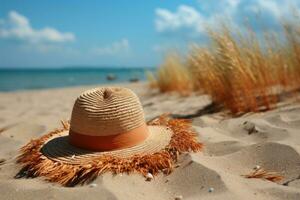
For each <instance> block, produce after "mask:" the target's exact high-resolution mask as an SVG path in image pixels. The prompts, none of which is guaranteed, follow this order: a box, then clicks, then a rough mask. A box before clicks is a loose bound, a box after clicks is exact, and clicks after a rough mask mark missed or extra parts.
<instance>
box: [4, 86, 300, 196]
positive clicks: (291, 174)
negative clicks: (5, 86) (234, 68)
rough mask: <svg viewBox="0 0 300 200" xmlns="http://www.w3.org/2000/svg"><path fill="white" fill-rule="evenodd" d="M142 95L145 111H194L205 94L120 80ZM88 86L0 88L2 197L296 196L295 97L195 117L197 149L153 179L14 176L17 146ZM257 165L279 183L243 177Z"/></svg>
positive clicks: (299, 160) (299, 186)
mask: <svg viewBox="0 0 300 200" xmlns="http://www.w3.org/2000/svg"><path fill="white" fill-rule="evenodd" d="M122 86H126V87H129V88H131V89H132V90H134V91H135V92H136V93H137V94H138V96H139V97H140V99H141V102H142V104H143V106H144V110H145V115H146V118H147V119H152V118H153V117H156V116H158V115H160V114H162V113H166V112H169V113H172V114H176V115H192V114H194V113H197V111H199V110H201V109H202V108H204V107H205V106H207V105H209V103H210V100H209V98H208V97H206V96H196V95H192V96H190V97H180V96H178V95H175V94H173V95H170V94H162V95H161V94H158V93H157V92H155V91H150V90H148V89H146V85H145V84H144V83H136V84H126V85H124V84H123V85H122ZM92 87H93V86H84V87H74V88H61V89H49V90H36V91H33V90H32V91H20V92H11V93H0V113H1V114H0V129H1V133H0V199H1V200H6V199H22V200H27V199H28V200H31V199H39V200H41V199H66V200H67V199H72V200H74V199H87V200H88V199H97V200H99V199H101V200H105V199H112V200H114V199H120V200H121V199H126V200H127V199H131V200H139V199H149V200H150V199H155V200H160V199H161V200H169V199H170V200H172V199H175V198H176V197H177V198H179V199H180V198H182V199H231V200H234V199H293V200H299V199H300V132H299V129H300V104H292V105H286V106H282V107H279V108H277V109H275V110H273V111H268V112H263V113H256V114H247V115H244V116H241V117H237V118H230V117H228V116H226V115H224V114H223V113H214V114H207V115H203V116H200V117H196V118H194V119H193V125H194V128H195V129H196V130H197V132H198V133H199V140H200V141H201V142H203V143H204V145H205V148H204V150H203V152H200V153H194V154H184V155H181V157H180V160H179V162H178V165H177V168H176V169H175V170H174V172H173V173H172V174H170V175H168V176H165V175H159V176H158V177H155V178H154V180H152V181H150V182H149V181H145V178H144V177H142V176H141V175H138V174H130V175H126V174H123V175H115V176H112V175H111V174H109V173H107V174H104V175H102V176H99V177H98V178H97V179H96V180H95V181H94V182H93V183H94V184H92V185H91V184H90V185H84V186H78V187H74V188H66V187H61V186H59V185H57V184H53V183H48V182H46V181H44V180H43V178H33V179H15V178H14V176H15V175H16V174H17V172H18V170H19V169H20V166H19V165H17V164H16V163H15V158H16V156H17V155H18V149H19V148H20V147H21V146H23V145H25V144H26V143H27V142H28V141H29V140H30V139H32V138H36V137H39V136H40V135H42V134H45V133H47V132H48V131H50V130H52V129H55V128H57V127H60V126H61V124H60V120H61V119H69V117H70V114H71V110H72V106H73V103H74V100H75V99H76V97H77V96H78V95H79V94H80V93H81V92H83V91H84V90H86V89H89V88H92ZM256 165H259V166H261V167H262V168H264V169H266V170H270V171H276V172H278V173H280V174H281V175H282V176H284V179H283V180H282V181H280V182H279V183H274V182H270V181H266V180H261V179H247V178H245V177H243V176H241V175H245V174H249V173H250V172H252V171H253V168H254V167H255V166H256Z"/></svg>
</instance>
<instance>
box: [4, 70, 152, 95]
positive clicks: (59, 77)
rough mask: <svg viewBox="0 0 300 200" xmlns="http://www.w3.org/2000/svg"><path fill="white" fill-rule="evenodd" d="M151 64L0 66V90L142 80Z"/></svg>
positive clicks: (8, 90) (144, 78)
mask: <svg viewBox="0 0 300 200" xmlns="http://www.w3.org/2000/svg"><path fill="white" fill-rule="evenodd" d="M147 71H151V72H153V71H155V69H154V68H55V69H52V68H51V69H0V92H10V91H20V90H36V89H48V88H63V87H73V86H86V85H99V84H116V83H130V82H131V81H137V82H140V81H145V80H146V75H145V74H146V72H147Z"/></svg>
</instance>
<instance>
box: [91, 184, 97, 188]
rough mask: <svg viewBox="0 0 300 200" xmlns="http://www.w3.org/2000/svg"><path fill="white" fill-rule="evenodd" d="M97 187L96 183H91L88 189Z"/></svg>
mask: <svg viewBox="0 0 300 200" xmlns="http://www.w3.org/2000/svg"><path fill="white" fill-rule="evenodd" d="M97 186H98V185H97V184H96V183H92V184H90V187H92V188H93V187H97Z"/></svg>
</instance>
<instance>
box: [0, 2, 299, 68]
mask: <svg viewBox="0 0 300 200" xmlns="http://www.w3.org/2000/svg"><path fill="white" fill-rule="evenodd" d="M283 2H285V3H283ZM0 5H1V6H0V67H41V68H43V67H44V68H46V67H63V66H133V67H138V66H156V65H158V64H159V63H160V62H161V59H162V58H163V56H164V55H165V54H166V52H168V51H169V50H170V49H174V48H175V49H179V50H180V51H182V52H185V51H186V50H187V49H188V45H189V44H191V43H193V42H198V43H205V41H206V39H205V36H204V35H205V31H206V26H207V25H210V26H212V27H214V26H217V21H218V19H220V18H221V19H225V18H226V19H227V18H228V19H230V20H232V24H233V25H234V26H235V27H237V28H238V29H239V28H240V29H241V24H242V23H243V22H244V20H245V19H246V18H247V19H248V20H249V21H250V23H251V24H252V25H253V26H254V29H255V30H256V31H261V27H262V26H263V27H264V29H269V30H274V31H278V30H279V29H278V20H279V19H280V18H281V17H282V16H287V15H289V13H290V11H291V7H292V8H293V9H295V10H299V8H300V0H287V1H279V0H274V1H271V0H190V1H187V0H160V1H159V0H149V1H148V0H147V1H141V0H131V1H129V0H127V1H125V0H114V1H111V0H106V1H104V0H103V1H100V0H98V1H95V0H89V1H82V0H81V1H79V0H73V1H67V0H59V1H58V0H47V1H42V0H27V1H24V0H0ZM258 15H259V16H260V17H259V19H260V20H259V24H258V23H257V16H258Z"/></svg>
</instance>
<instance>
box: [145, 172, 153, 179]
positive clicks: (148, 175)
mask: <svg viewBox="0 0 300 200" xmlns="http://www.w3.org/2000/svg"><path fill="white" fill-rule="evenodd" d="M152 179H153V175H152V174H151V173H148V174H147V175H146V181H151V180H152Z"/></svg>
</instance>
